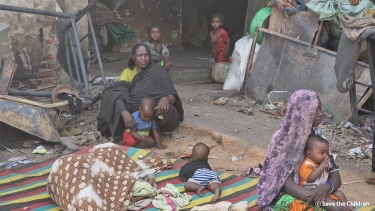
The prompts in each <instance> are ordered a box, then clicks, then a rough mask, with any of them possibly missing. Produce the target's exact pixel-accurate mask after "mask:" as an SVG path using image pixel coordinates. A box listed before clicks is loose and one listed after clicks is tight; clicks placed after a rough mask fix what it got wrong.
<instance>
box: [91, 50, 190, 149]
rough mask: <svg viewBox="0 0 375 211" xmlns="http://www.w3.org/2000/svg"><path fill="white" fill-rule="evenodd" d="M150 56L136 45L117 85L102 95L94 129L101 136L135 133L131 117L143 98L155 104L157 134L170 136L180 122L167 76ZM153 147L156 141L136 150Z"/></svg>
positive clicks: (177, 100) (180, 112) (177, 103)
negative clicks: (131, 131) (128, 131)
mask: <svg viewBox="0 0 375 211" xmlns="http://www.w3.org/2000/svg"><path fill="white" fill-rule="evenodd" d="M150 55H151V53H150V49H149V48H148V46H147V45H146V44H144V43H136V44H135V45H134V46H133V48H132V51H131V57H130V59H129V63H128V68H126V69H125V70H124V71H123V73H122V74H121V76H120V81H119V82H117V83H115V84H112V85H111V86H109V87H108V88H106V89H105V90H104V91H103V94H102V100H101V107H100V111H99V115H98V128H97V129H98V131H100V132H101V133H102V135H103V136H115V135H120V136H122V134H123V132H124V130H125V129H130V130H132V129H134V128H135V127H136V125H137V122H136V121H135V120H134V117H133V116H132V113H133V112H135V111H137V110H138V109H139V104H140V102H141V99H142V98H143V97H152V98H154V99H155V101H156V102H157V107H156V111H157V112H156V116H157V118H156V119H157V124H158V127H159V129H160V131H162V132H171V131H172V130H174V129H175V128H177V126H178V125H179V123H180V122H181V121H182V120H183V115H184V110H183V108H182V102H181V99H180V97H179V96H178V94H177V91H176V89H175V87H174V85H173V83H172V80H171V78H170V77H169V75H168V72H167V71H166V70H165V69H164V68H163V67H162V66H160V65H157V64H154V63H153V62H152V61H151V60H150ZM154 145H155V141H150V140H149V139H148V140H147V141H144V142H140V143H138V144H137V145H136V147H138V148H147V147H151V146H154Z"/></svg>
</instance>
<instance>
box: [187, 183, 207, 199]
mask: <svg viewBox="0 0 375 211" xmlns="http://www.w3.org/2000/svg"><path fill="white" fill-rule="evenodd" d="M203 189H204V186H201V185H199V184H197V183H195V182H191V181H187V182H186V183H185V190H186V191H192V192H197V195H198V196H202V195H203V194H202V191H203Z"/></svg>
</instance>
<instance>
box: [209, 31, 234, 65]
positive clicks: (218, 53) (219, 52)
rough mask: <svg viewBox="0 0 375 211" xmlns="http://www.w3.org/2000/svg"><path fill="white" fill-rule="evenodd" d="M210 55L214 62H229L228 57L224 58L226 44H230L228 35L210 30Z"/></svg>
mask: <svg viewBox="0 0 375 211" xmlns="http://www.w3.org/2000/svg"><path fill="white" fill-rule="evenodd" d="M210 36H211V43H212V54H213V56H214V60H215V62H230V59H229V56H227V57H226V56H224V53H225V50H226V48H227V43H229V42H230V39H229V36H228V33H227V32H226V31H225V30H224V29H223V28H220V29H217V30H212V31H211V33H210Z"/></svg>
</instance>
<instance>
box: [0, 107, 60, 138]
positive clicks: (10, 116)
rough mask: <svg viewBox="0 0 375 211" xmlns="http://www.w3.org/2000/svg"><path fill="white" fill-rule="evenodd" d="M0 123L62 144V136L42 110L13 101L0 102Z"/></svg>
mask: <svg viewBox="0 0 375 211" xmlns="http://www.w3.org/2000/svg"><path fill="white" fill-rule="evenodd" d="M0 112H1V115H0V122H4V123H5V124H8V125H10V126H12V127H15V128H17V129H20V130H22V131H24V132H26V133H29V134H31V135H34V136H37V137H39V138H41V139H44V140H46V141H51V142H60V135H59V133H58V132H57V131H56V129H55V128H54V127H53V124H52V122H51V120H50V119H49V117H48V115H47V113H46V112H45V111H44V110H43V109H42V108H37V107H34V106H29V105H25V104H21V103H17V102H13V101H8V100H0Z"/></svg>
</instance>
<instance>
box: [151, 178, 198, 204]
mask: <svg viewBox="0 0 375 211" xmlns="http://www.w3.org/2000/svg"><path fill="white" fill-rule="evenodd" d="M161 190H162V191H163V190H164V191H168V192H169V193H171V194H172V196H170V199H171V200H172V201H173V204H174V206H175V209H176V210H180V209H181V208H182V207H184V206H186V205H188V204H189V203H190V200H191V197H190V196H189V195H187V194H186V193H180V192H179V191H178V189H177V188H176V187H175V186H173V185H172V184H169V183H168V184H167V185H166V186H165V187H162V188H161ZM152 204H153V205H154V207H156V208H158V209H160V210H172V209H171V206H170V205H169V204H168V202H167V200H166V198H165V197H164V195H163V194H158V195H156V196H155V197H154V200H153V201H152Z"/></svg>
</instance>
